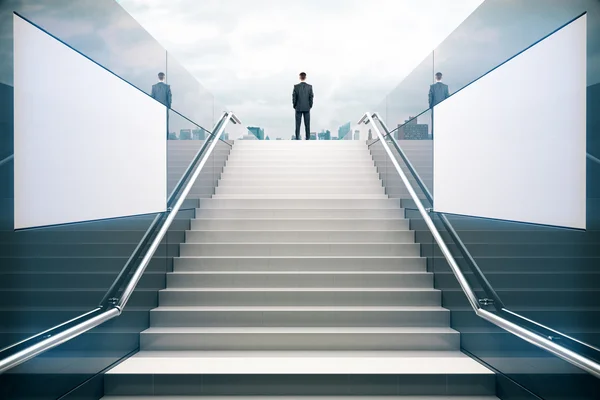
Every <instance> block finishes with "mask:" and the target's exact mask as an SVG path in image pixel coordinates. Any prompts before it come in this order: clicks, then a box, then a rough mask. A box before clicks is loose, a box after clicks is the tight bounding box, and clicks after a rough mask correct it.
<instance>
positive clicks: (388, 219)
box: [192, 209, 406, 222]
mask: <svg viewBox="0 0 600 400" xmlns="http://www.w3.org/2000/svg"><path fill="white" fill-rule="evenodd" d="M280 210H283V209H280ZM248 211H251V210H248ZM290 211H295V210H290ZM265 219H268V220H278V221H340V220H342V221H356V222H360V221H400V222H403V221H406V218H348V217H341V218H331V217H329V218H290V217H285V218H284V217H281V218H266V217H261V218H244V219H243V221H244V222H247V221H248V222H249V221H264V220H265ZM192 221H240V218H227V217H225V218H222V217H215V218H206V217H202V218H193V219H192Z"/></svg>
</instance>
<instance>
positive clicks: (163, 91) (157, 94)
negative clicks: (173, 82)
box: [152, 82, 171, 108]
mask: <svg viewBox="0 0 600 400" xmlns="http://www.w3.org/2000/svg"><path fill="white" fill-rule="evenodd" d="M152 98H153V99H155V100H156V101H159V102H161V103H163V104H164V105H165V106H167V107H169V108H171V86H170V85H167V84H166V83H164V82H158V83H157V84H156V85H152Z"/></svg>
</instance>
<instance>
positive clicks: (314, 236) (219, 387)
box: [104, 141, 495, 400]
mask: <svg viewBox="0 0 600 400" xmlns="http://www.w3.org/2000/svg"><path fill="white" fill-rule="evenodd" d="M494 395H495V376H494V374H493V373H492V372H491V371H489V370H488V369H486V368H485V367H483V366H482V365H481V364H479V363H477V362H476V361H474V360H472V359H471V358H469V357H467V356H465V355H464V354H462V353H461V352H460V335H459V333H458V332H457V331H455V330H453V329H451V328H450V313H449V311H448V310H446V309H444V308H442V307H441V295H440V291H438V290H436V289H434V287H433V276H432V274H431V273H429V272H427V265H426V260H425V258H422V257H421V249H420V245H419V244H417V243H415V235H414V232H413V231H411V230H409V224H408V221H407V220H406V219H405V218H404V211H403V210H402V209H401V208H400V201H399V200H398V199H390V198H388V196H387V195H386V194H385V192H384V188H383V186H382V182H381V181H380V179H379V176H378V173H377V169H376V168H375V165H374V161H373V158H372V156H371V155H370V153H369V151H368V149H367V146H366V145H365V143H364V142H358V141H238V142H236V144H235V145H234V146H233V150H232V151H231V154H230V156H229V159H228V161H227V164H226V167H225V170H224V172H223V174H222V177H221V180H220V181H219V184H218V187H217V189H216V194H215V195H214V196H213V197H212V198H203V199H200V208H199V209H198V210H197V213H196V219H194V220H192V224H191V230H190V231H187V232H186V237H185V243H183V244H181V247H180V257H179V258H177V259H175V263H174V270H173V272H172V273H169V274H168V276H167V287H166V289H165V290H162V291H161V292H160V296H159V307H157V308H155V309H153V310H152V311H151V316H150V328H149V329H147V330H145V331H144V332H142V333H141V338H140V352H139V353H137V354H136V355H134V356H133V357H131V358H129V359H127V360H126V361H124V362H123V363H121V364H119V365H118V366H116V367H115V368H113V369H112V370H111V371H109V372H108V373H107V374H106V375H105V397H104V398H105V399H112V400H117V399H121V400H122V399H145V398H153V399H157V398H160V397H157V396H163V397H162V398H163V399H172V398H174V397H169V396H198V397H200V396H202V398H204V399H206V398H210V397H211V396H214V397H215V398H219V399H223V398H225V397H223V396H259V397H260V396H341V397H339V398H342V396H397V398H399V399H404V400H408V399H414V398H415V397H411V396H419V397H416V398H418V399H421V400H426V399H436V400H437V399H454V400H459V399H461V400H462V399H470V400H481V399H486V400H487V399H495V397H494ZM422 396H427V397H422ZM186 398H188V399H190V398H194V397H186ZM272 398H274V397H272ZM281 398H287V397H281ZM327 398H328V399H333V398H335V397H327ZM364 398H365V399H366V398H372V397H364ZM392 398H393V397H392Z"/></svg>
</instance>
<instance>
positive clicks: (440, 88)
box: [429, 72, 450, 108]
mask: <svg viewBox="0 0 600 400" xmlns="http://www.w3.org/2000/svg"><path fill="white" fill-rule="evenodd" d="M448 97H450V93H449V92H448V85H445V84H443V83H442V73H441V72H438V73H437V74H435V83H434V84H433V85H431V86H430V87H429V108H433V107H434V106H435V105H436V104H439V103H441V102H442V101H444V100H446V99H447V98H448Z"/></svg>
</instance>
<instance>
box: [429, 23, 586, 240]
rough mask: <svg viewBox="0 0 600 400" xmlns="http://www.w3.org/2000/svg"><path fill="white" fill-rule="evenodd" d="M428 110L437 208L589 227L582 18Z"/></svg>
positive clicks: (584, 34)
mask: <svg viewBox="0 0 600 400" xmlns="http://www.w3.org/2000/svg"><path fill="white" fill-rule="evenodd" d="M442 72H443V71H442ZM447 80H448V82H449V83H450V84H451V80H452V77H447ZM433 112H434V197H435V199H434V200H435V201H434V209H435V211H439V212H443V213H452V214H463V215H469V216H477V217H485V218H494V219H502V220H511V221H520V222H528V223H535V224H543V225H554V226H561V227H569V228H579V229H585V223H586V181H585V179H586V17H585V15H584V16H582V17H580V18H578V19H577V20H575V21H574V22H572V23H570V24H569V25H567V26H565V27H564V28H562V29H560V30H559V31H557V32H556V33H554V34H552V35H551V36H549V37H547V38H546V39H544V40H542V41H540V42H539V43H537V44H535V45H534V46H532V47H531V48H529V49H527V50H526V51H524V52H523V53H521V54H519V55H517V56H516V57H514V58H513V59H511V60H509V61H508V62H506V63H505V64H503V65H501V66H500V67H498V68H497V69H495V70H493V71H491V72H490V73H488V74H487V75H485V76H483V77H482V78H480V79H479V80H477V81H475V82H474V83H472V84H471V85H469V86H467V87H466V88H464V89H463V90H461V91H459V92H458V93H456V94H454V95H453V96H451V97H450V98H449V99H448V100H446V101H444V102H442V103H440V104H438V105H437V106H435V107H434V110H433Z"/></svg>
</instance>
